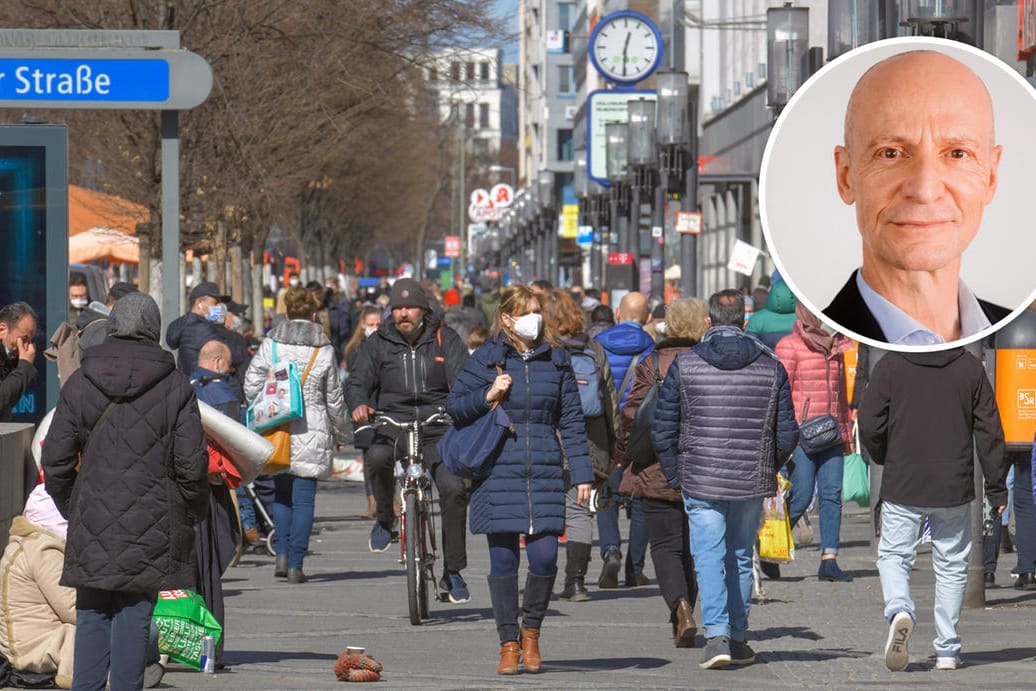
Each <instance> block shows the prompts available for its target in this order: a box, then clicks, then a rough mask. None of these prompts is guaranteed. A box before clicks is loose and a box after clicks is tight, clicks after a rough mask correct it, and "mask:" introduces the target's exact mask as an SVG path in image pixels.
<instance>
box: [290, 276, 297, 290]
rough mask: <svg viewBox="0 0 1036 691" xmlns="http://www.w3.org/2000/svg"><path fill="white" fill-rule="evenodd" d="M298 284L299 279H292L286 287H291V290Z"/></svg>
mask: <svg viewBox="0 0 1036 691" xmlns="http://www.w3.org/2000/svg"><path fill="white" fill-rule="evenodd" d="M298 284H299V279H297V278H293V279H291V280H290V281H288V285H290V286H291V287H293V288H294V287H295V286H297V285H298Z"/></svg>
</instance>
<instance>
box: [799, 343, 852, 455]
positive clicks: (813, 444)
mask: <svg viewBox="0 0 1036 691" xmlns="http://www.w3.org/2000/svg"><path fill="white" fill-rule="evenodd" d="M825 365H826V368H825V370H824V376H825V382H826V383H827V385H828V396H827V405H828V412H827V414H826V415H817V416H816V417H812V418H811V417H808V415H809V399H808V398H807V399H806V405H805V407H804V408H803V409H802V424H800V425H799V446H801V447H802V450H803V451H805V452H806V453H807V454H810V455H813V454H817V453H820V452H822V451H827V450H828V449H830V448H832V447H834V446H837V445H839V444H841V443H842V432H841V430H839V429H838V418H836V417H835V416H834V415H832V414H831V398H833V396H832V395H831V390H830V386H831V377H830V374H831V361H830V360H827V361H826V362H825Z"/></svg>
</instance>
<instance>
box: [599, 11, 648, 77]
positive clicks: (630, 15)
mask: <svg viewBox="0 0 1036 691" xmlns="http://www.w3.org/2000/svg"><path fill="white" fill-rule="evenodd" d="M662 47H663V46H662V34H661V32H660V31H659V30H658V27H657V26H655V23H654V22H652V21H651V20H650V19H648V18H647V17H645V16H644V15H642V14H641V13H640V12H634V11H632V10H622V11H619V12H613V13H611V14H609V15H607V16H605V17H604V18H602V19H601V21H599V22H598V23H597V26H595V27H594V30H593V33H591V34H590V60H591V62H593V65H594V67H595V68H596V69H597V71H598V72H600V73H601V76H603V77H604V78H605V79H607V80H609V81H612V82H615V83H617V84H624V85H628V84H636V83H637V82H639V81H642V80H644V79H647V77H648V76H649V75H650V74H651V73H652V72H654V71H655V69H656V68H657V67H658V64H659V62H661V60H662Z"/></svg>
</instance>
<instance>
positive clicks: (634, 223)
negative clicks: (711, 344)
mask: <svg viewBox="0 0 1036 691" xmlns="http://www.w3.org/2000/svg"><path fill="white" fill-rule="evenodd" d="M626 112H627V116H628V118H629V130H628V139H627V141H626V147H627V158H628V161H629V168H630V197H631V199H630V209H629V215H630V220H629V223H630V227H629V237H628V240H629V252H630V254H632V255H633V266H634V272H633V275H634V285H635V286H636V287H637V289H640V285H639V275H640V255H641V236H642V231H641V224H640V222H641V213H640V211H641V209H640V199H641V196H640V195H641V192H642V191H647V195H648V198H649V199H650V196H651V190H652V189H653V187H654V179H655V164H656V163H657V162H658V151H657V150H656V148H655V102H654V101H648V100H646V99H643V98H641V99H638V100H636V101H630V102H629V103H627V104H626ZM652 240H654V238H652ZM656 246H658V247H659V248H660V247H661V246H660V245H658V243H655V242H652V246H651V247H652V249H651V254H652V255H656V254H657V252H656V250H655V247H656ZM659 261H661V260H659ZM657 273H658V283H659V288H661V281H662V273H661V271H658V272H657ZM649 277H650V274H649ZM653 284H654V280H652V286H653ZM645 292H646V291H645ZM652 292H654V293H655V295H656V297H658V298H659V299H661V295H659V293H658V292H655V289H654V287H652Z"/></svg>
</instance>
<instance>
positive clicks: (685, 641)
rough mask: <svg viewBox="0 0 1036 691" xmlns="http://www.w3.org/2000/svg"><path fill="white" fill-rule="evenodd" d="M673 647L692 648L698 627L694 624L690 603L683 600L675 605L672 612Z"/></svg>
mask: <svg viewBox="0 0 1036 691" xmlns="http://www.w3.org/2000/svg"><path fill="white" fill-rule="evenodd" d="M673 617H674V618H673V645H675V646H676V647H677V648H693V647H694V637H695V636H696V635H698V627H697V626H696V625H695V623H694V610H692V609H691V603H689V602H687V600H685V599H684V598H682V597H681V598H680V601H679V602H677V603H676V611H674V612H673Z"/></svg>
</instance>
